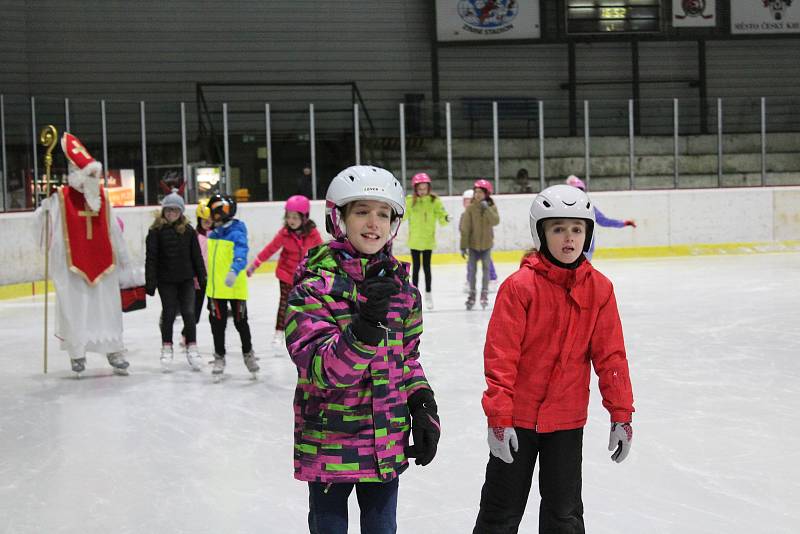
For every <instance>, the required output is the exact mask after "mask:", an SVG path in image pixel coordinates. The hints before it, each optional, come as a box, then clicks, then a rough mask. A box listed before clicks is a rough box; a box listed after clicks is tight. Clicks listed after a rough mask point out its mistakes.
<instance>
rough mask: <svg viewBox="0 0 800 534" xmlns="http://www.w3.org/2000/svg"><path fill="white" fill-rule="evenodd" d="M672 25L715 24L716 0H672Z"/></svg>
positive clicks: (688, 26) (695, 26) (691, 26)
mask: <svg viewBox="0 0 800 534" xmlns="http://www.w3.org/2000/svg"><path fill="white" fill-rule="evenodd" d="M672 25H673V26H674V27H675V28H697V27H703V26H705V27H708V26H716V25H717V2H716V0H672Z"/></svg>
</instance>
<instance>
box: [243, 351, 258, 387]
mask: <svg viewBox="0 0 800 534" xmlns="http://www.w3.org/2000/svg"><path fill="white" fill-rule="evenodd" d="M243 356H244V364H245V366H246V367H247V370H248V371H250V373H251V374H252V375H253V380H255V379H256V378H258V371H260V370H261V368H260V367H259V366H258V358H256V353H255V352H253V350H252V349H251V350H250V351H249V352H245V353H244V354H243Z"/></svg>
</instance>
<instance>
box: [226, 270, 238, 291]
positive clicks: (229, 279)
mask: <svg viewBox="0 0 800 534" xmlns="http://www.w3.org/2000/svg"><path fill="white" fill-rule="evenodd" d="M235 283H236V273H235V272H233V271H231V272H229V273H228V274H227V275H226V276H225V285H226V286H228V287H233V284H235Z"/></svg>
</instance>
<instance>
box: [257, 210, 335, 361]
mask: <svg viewBox="0 0 800 534" xmlns="http://www.w3.org/2000/svg"><path fill="white" fill-rule="evenodd" d="M285 210H286V212H285V214H284V216H283V220H284V223H283V228H281V229H280V230H278V233H277V234H275V237H274V238H272V241H270V242H269V244H268V245H267V246H266V247H264V249H263V250H262V251H261V252H259V253H258V255H257V256H256V258H255V259H254V260H253V263H251V264H250V267H248V268H247V276H248V277H250V276H253V273H254V272H255V270H256V269H258V266H259V265H261V264H262V263H264V262H265V261H267V260H268V259H269V258H270V257H272V255H273V254H275V253H276V252H278V251H279V250H280V251H281V255H280V256H279V258H278V266H277V268H276V269H275V276H276V277H277V278H278V280H279V282H280V285H281V300H280V303H279V304H278V316H277V318H276V319H275V337H274V338H273V340H272V347H273V350H274V352H275V354H276V355H277V354H279V353H280V348H281V346H283V330H284V322H285V319H286V301H287V299H288V298H289V292H290V291H291V290H292V280H293V278H294V271H295V269H297V265H298V264H299V263H300V262H301V261H302V260H303V258H305V257H306V252H308V251H309V249H312V248H314V247H316V246H317V245H321V244H322V238H321V237H320V235H319V232H318V231H317V225H316V224H314V221H312V220H311V219H309V217H308V214H309V212H310V211H311V202H309V200H308V199H307V198H306V197H304V196H303V195H294V196H291V197H289V199H288V200H287V201H286V208H285Z"/></svg>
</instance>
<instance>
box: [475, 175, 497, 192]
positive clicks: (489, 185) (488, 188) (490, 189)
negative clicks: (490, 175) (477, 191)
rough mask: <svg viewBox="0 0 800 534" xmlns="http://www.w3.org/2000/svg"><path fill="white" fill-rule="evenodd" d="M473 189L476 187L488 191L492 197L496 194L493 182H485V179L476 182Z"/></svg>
mask: <svg viewBox="0 0 800 534" xmlns="http://www.w3.org/2000/svg"><path fill="white" fill-rule="evenodd" d="M472 187H473V189H474V188H476V187H480V188H481V189H484V190H486V192H487V193H489V194H490V195H492V194H494V187H492V182H490V181H489V180H484V179H483V178H481V179H479V180H475V183H474V184H473V185H472Z"/></svg>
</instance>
